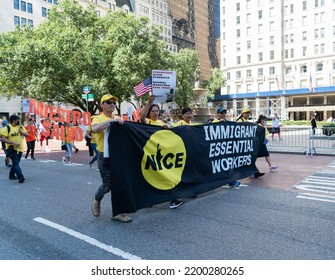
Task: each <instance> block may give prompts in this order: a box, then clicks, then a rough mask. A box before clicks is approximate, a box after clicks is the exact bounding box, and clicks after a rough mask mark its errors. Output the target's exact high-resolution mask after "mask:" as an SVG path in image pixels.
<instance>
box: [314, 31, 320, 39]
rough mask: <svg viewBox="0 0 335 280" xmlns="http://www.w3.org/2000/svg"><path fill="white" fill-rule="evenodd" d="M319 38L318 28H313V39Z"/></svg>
mask: <svg viewBox="0 0 335 280" xmlns="http://www.w3.org/2000/svg"><path fill="white" fill-rule="evenodd" d="M317 38H319V29H314V39H317Z"/></svg>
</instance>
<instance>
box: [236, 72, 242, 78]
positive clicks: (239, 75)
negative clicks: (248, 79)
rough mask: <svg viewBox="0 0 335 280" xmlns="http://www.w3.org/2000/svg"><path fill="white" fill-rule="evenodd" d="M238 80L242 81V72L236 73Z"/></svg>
mask: <svg viewBox="0 0 335 280" xmlns="http://www.w3.org/2000/svg"><path fill="white" fill-rule="evenodd" d="M236 79H241V71H236Z"/></svg>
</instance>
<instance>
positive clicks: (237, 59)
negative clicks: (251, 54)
mask: <svg viewBox="0 0 335 280" xmlns="http://www.w3.org/2000/svg"><path fill="white" fill-rule="evenodd" d="M236 64H241V56H239V55H238V56H237V57H236Z"/></svg>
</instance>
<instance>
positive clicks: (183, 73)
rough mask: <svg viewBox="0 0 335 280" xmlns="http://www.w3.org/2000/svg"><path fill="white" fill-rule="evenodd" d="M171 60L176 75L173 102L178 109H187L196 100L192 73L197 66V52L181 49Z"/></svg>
mask: <svg viewBox="0 0 335 280" xmlns="http://www.w3.org/2000/svg"><path fill="white" fill-rule="evenodd" d="M171 59H172V62H171V65H172V67H173V70H175V71H176V73H177V88H176V93H175V97H174V102H175V103H176V104H177V105H178V106H180V107H188V106H190V105H191V104H192V103H193V102H194V100H195V98H196V95H195V91H194V84H195V76H194V71H195V69H196V68H197V66H198V64H199V59H198V56H197V52H196V51H194V50H190V49H181V50H180V51H179V52H178V53H176V54H174V55H173V56H172V58H171Z"/></svg>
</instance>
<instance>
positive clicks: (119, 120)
mask: <svg viewBox="0 0 335 280" xmlns="http://www.w3.org/2000/svg"><path fill="white" fill-rule="evenodd" d="M113 121H114V122H116V123H118V124H124V120H123V119H122V118H116V119H114V120H113Z"/></svg>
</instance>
